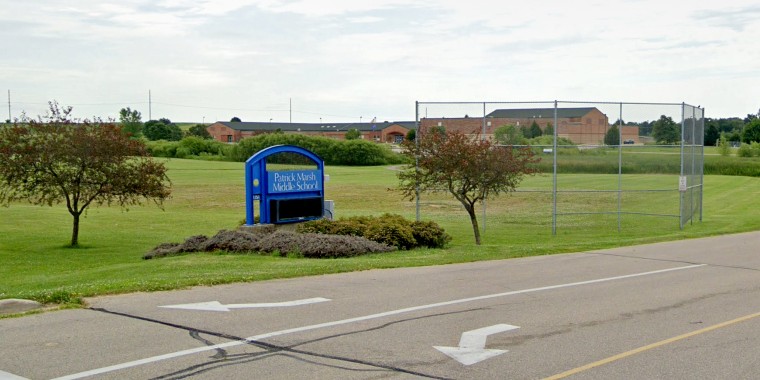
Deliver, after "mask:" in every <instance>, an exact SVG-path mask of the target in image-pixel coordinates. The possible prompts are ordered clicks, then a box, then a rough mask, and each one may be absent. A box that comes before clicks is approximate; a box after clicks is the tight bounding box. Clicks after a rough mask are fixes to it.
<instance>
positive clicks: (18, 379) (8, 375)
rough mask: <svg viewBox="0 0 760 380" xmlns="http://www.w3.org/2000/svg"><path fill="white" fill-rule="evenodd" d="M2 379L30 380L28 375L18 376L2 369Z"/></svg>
mask: <svg viewBox="0 0 760 380" xmlns="http://www.w3.org/2000/svg"><path fill="white" fill-rule="evenodd" d="M0 380H29V379H27V378H26V377H21V376H16V375H14V374H12V373H8V372H5V371H2V370H0Z"/></svg>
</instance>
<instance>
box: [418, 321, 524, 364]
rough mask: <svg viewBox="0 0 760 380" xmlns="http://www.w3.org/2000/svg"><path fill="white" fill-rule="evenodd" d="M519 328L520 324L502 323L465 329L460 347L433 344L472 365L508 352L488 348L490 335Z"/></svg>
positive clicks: (462, 361) (458, 359)
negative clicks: (487, 343) (487, 340)
mask: <svg viewBox="0 0 760 380" xmlns="http://www.w3.org/2000/svg"><path fill="white" fill-rule="evenodd" d="M519 328H520V327H519V326H512V325H507V324H503V323H502V324H498V325H493V326H488V327H483V328H480V329H477V330H471V331H465V332H464V333H462V338H461V339H459V347H444V346H433V348H435V349H436V350H438V351H441V352H443V353H444V354H446V355H448V356H449V357H450V358H452V359H454V360H456V361H458V362H460V363H462V364H464V365H471V364H475V363H478V362H481V361H483V360H486V359H490V358H492V357H494V356H498V355H501V354H503V353H505V352H507V350H490V349H486V339H488V336H489V335H492V334H498V333H500V332H504V331H510V330H517V329H519Z"/></svg>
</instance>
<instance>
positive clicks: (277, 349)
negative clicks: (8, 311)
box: [53, 308, 455, 380]
mask: <svg viewBox="0 0 760 380" xmlns="http://www.w3.org/2000/svg"><path fill="white" fill-rule="evenodd" d="M90 310H93V311H98V312H101V313H106V314H112V315H118V316H122V317H127V318H133V319H137V320H140V321H144V322H151V323H156V324H160V325H164V326H168V327H172V328H176V329H179V330H186V331H188V332H190V336H191V337H193V338H195V339H197V340H200V341H201V342H203V343H204V344H207V346H204V347H199V349H200V350H198V351H197V352H198V353H200V352H205V351H210V350H216V351H217V353H216V354H215V355H214V356H212V358H213V359H215V360H212V361H208V362H206V363H202V364H197V365H193V366H190V367H187V368H183V369H181V370H178V371H175V372H173V373H170V374H166V375H163V376H159V377H156V378H154V379H155V380H168V379H184V378H186V377H189V376H194V375H196V374H200V373H203V372H208V371H211V370H213V369H216V368H220V367H226V366H230V365H236V364H241V363H247V362H252V361H256V360H260V359H262V358H264V357H269V356H273V355H283V356H287V357H290V358H292V359H296V360H300V361H304V362H308V363H311V364H315V365H320V366H323V367H331V368H337V369H342V370H346V371H359V372H377V371H390V372H402V373H407V374H410V375H415V376H420V377H424V378H429V379H440V380H448V378H445V377H439V376H433V375H428V374H425V373H421V372H417V371H412V370H407V369H403V368H399V367H394V366H389V365H385V364H380V363H373V362H369V361H366V360H361V359H354V358H347V357H342V356H337V355H327V354H320V353H316V352H312V351H306V350H299V349H295V348H293V347H297V346H300V345H303V344H308V343H312V342H316V341H320V340H323V339H329V338H332V337H340V336H343V335H348V334H338V335H334V336H332V337H325V338H320V339H315V340H313V341H307V342H301V343H299V344H296V345H291V346H280V345H276V344H271V343H266V342H261V341H257V340H254V339H251V338H243V337H239V336H235V335H230V334H225V333H219V332H215V331H209V330H202V329H197V328H194V327H189V326H183V325H180V324H176V323H171V322H166V321H161V320H158V319H152V318H147V317H141V316H138V315H132V314H128V313H122V312H117V311H111V310H107V309H103V308H90ZM444 314H455V313H444ZM426 317H427V316H426ZM420 318H425V317H418V318H410V319H409V320H415V319H420ZM400 322H402V321H395V322H390V323H387V324H385V325H383V326H380V327H374V328H369V329H366V331H372V330H377V329H380V328H384V327H387V326H390V325H392V324H395V323H400ZM358 332H363V331H358ZM352 333H356V332H352ZM200 334H206V335H210V336H215V337H218V338H224V339H229V340H230V342H227V343H221V344H213V342H211V341H209V340H206V339H203V338H201V337H200ZM243 344H247V345H251V346H255V347H257V348H261V349H263V350H265V351H264V352H256V353H247V354H236V355H229V354H228V353H227V351H226V350H224V348H227V347H234V346H239V345H243ZM193 350H196V349H190V350H185V351H180V352H189V351H193ZM293 354H297V355H305V356H310V357H315V358H322V359H330V360H336V361H342V362H348V363H352V364H360V365H365V366H369V367H374V368H377V369H357V368H350V367H345V366H337V365H330V364H325V363H320V362H316V361H310V360H306V359H304V358H302V357H298V356H296V355H293ZM178 356H184V355H178ZM145 364H147V363H145ZM125 368H128V367H125ZM87 372H91V371H87ZM108 372H110V371H108ZM84 373H85V372H82V373H80V374H76V375H69V376H63V377H59V378H56V379H53V380H59V379H69V378H74V379H77V378H82V377H87V376H92V375H93V374H92V373H91V374H87V375H84ZM101 373H102V372H101ZM70 376H78V377H70Z"/></svg>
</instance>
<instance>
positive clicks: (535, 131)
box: [525, 120, 543, 139]
mask: <svg viewBox="0 0 760 380" xmlns="http://www.w3.org/2000/svg"><path fill="white" fill-rule="evenodd" d="M542 134H543V132H542V131H541V127H539V126H538V123H536V121H535V120H534V121H533V123H532V124H531V125H530V137H528V136H527V135H526V136H525V137H528V138H529V139H532V138H534V137H539V136H541V135H542Z"/></svg>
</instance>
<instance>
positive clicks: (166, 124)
mask: <svg viewBox="0 0 760 380" xmlns="http://www.w3.org/2000/svg"><path fill="white" fill-rule="evenodd" d="M143 135H145V137H146V138H147V139H148V140H151V141H156V140H167V141H179V140H182V130H181V129H180V128H179V127H178V126H177V124H174V123H172V122H171V120H169V119H166V118H161V119H158V120H149V121H147V122H146V123H145V127H144V128H143Z"/></svg>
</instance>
